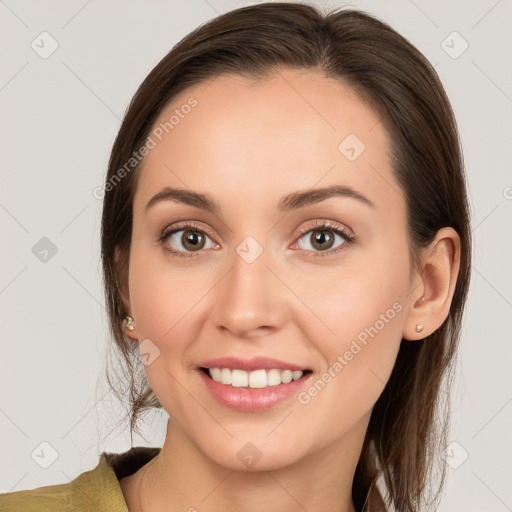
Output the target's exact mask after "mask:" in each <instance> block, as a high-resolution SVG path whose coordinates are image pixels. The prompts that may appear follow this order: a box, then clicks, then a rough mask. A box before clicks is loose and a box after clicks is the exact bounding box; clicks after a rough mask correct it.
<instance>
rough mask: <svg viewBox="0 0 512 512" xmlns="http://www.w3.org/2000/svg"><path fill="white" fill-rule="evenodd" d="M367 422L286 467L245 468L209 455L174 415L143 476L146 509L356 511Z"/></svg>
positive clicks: (214, 511)
mask: <svg viewBox="0 0 512 512" xmlns="http://www.w3.org/2000/svg"><path fill="white" fill-rule="evenodd" d="M366 426H367V418H365V421H364V425H358V426H357V427H355V428H354V429H353V430H352V431H351V432H349V433H347V434H346V435H345V436H344V437H343V438H342V439H339V440H336V442H334V443H332V444H330V445H328V446H324V447H322V448H321V449H319V450H318V451H316V452H314V453H312V454H310V455H307V456H305V457H303V458H301V459H300V460H299V461H297V462H295V463H293V464H291V465H288V466H286V467H281V468H278V469H273V470H271V471H266V470H263V471H255V470H252V471H240V470H236V469H231V468H226V467H223V466H221V465H219V464H217V463H216V462H215V461H214V460H212V459H211V458H209V457H207V456H206V455H205V454H204V452H203V451H201V450H200V449H199V448H198V447H197V446H196V445H195V444H193V443H192V442H191V440H190V439H189V438H188V437H187V436H186V435H185V433H184V432H183V430H182V429H181V428H180V426H179V425H178V424H177V423H175V422H173V421H172V419H169V421H168V424H167V433H166V438H165V443H164V446H163V447H162V449H161V452H160V453H159V455H158V456H157V457H156V459H154V461H152V462H153V463H151V465H148V467H147V470H146V471H145V474H143V475H142V476H143V478H142V480H141V488H140V494H139V496H140V504H141V509H142V510H143V511H144V512H147V511H151V512H159V511H161V510H162V511H163V510H165V511H166V512H169V511H170V510H186V511H190V512H194V511H197V510H208V511H210V512H217V511H219V512H220V511H225V510H244V512H262V511H267V510H269V509H271V510H280V511H282V512H292V511H293V512H296V511H297V510H307V511H308V512H320V511H322V512H323V511H325V510H332V511H339V512H355V508H354V506H353V503H352V480H353V478H354V473H355V469H356V465H357V461H358V459H359V455H360V452H361V448H362V444H363V440H364V434H365V431H366Z"/></svg>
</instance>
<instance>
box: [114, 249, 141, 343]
mask: <svg viewBox="0 0 512 512" xmlns="http://www.w3.org/2000/svg"><path fill="white" fill-rule="evenodd" d="M121 259H122V256H121V250H120V249H119V247H116V249H115V254H114V261H115V265H116V273H117V276H118V278H119V279H118V285H119V290H120V293H121V300H122V301H123V308H124V310H125V311H127V316H131V317H132V318H133V313H132V307H131V302H130V287H129V284H128V266H127V265H126V264H125V262H124V261H121ZM123 325H125V323H124V322H123ZM133 326H134V327H135V329H133V330H132V331H130V330H128V329H125V334H126V336H128V337H129V338H131V339H132V340H137V339H138V337H137V327H136V326H135V321H134V322H133Z"/></svg>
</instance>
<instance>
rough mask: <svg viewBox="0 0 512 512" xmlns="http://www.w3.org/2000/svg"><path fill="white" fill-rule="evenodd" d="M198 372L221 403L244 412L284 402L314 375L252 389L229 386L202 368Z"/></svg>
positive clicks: (268, 407)
mask: <svg viewBox="0 0 512 512" xmlns="http://www.w3.org/2000/svg"><path fill="white" fill-rule="evenodd" d="M198 372H199V376H200V377H201V379H202V380H203V382H204V384H205V385H206V387H207V388H208V390H209V391H210V393H211V394H212V395H213V396H214V398H216V399H217V401H218V402H219V403H221V404H222V405H225V406H226V407H230V408H231V409H236V410H237V411H243V412H256V411H263V410H265V409H270V408H271V407H274V406H275V405H277V404H279V403H281V402H284V401H285V400H287V399H288V398H290V397H292V396H293V395H295V394H296V393H297V392H298V391H299V390H300V388H301V387H302V386H304V384H305V383H306V381H307V380H309V377H311V375H312V374H311V373H307V374H306V375H303V376H302V377H301V378H300V379H297V380H292V381H291V382H289V383H288V384H279V385H277V386H268V387H266V388H260V389H252V388H236V387H233V386H228V385H226V384H222V383H220V382H216V381H214V380H213V379H212V378H210V377H208V375H206V374H205V373H204V372H203V371H202V370H198Z"/></svg>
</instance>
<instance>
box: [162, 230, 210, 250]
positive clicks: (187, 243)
mask: <svg viewBox="0 0 512 512" xmlns="http://www.w3.org/2000/svg"><path fill="white" fill-rule="evenodd" d="M162 242H163V243H164V245H165V246H169V245H170V246H171V247H170V248H169V247H166V250H167V251H170V252H172V253H175V254H178V255H180V256H181V255H183V256H189V255H191V254H187V253H195V252H201V250H202V249H209V248H211V247H212V246H213V242H212V240H211V239H210V237H209V236H208V235H207V234H206V233H204V232H203V231H201V230H199V229H195V228H191V227H188V228H187V227H186V226H185V229H175V230H173V231H170V232H168V233H166V234H164V235H163V237H162Z"/></svg>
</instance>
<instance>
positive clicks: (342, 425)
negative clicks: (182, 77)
mask: <svg viewBox="0 0 512 512" xmlns="http://www.w3.org/2000/svg"><path fill="white" fill-rule="evenodd" d="M191 98H193V99H191ZM194 100H195V101H194ZM185 105H188V107H187V106H185ZM171 116H174V117H173V118H172V119H171ZM170 120H171V121H170ZM166 122H167V123H168V124H167V125H166V129H165V128H163V126H164V124H161V123H166ZM158 127H160V129H158ZM166 132H168V133H166ZM151 137H152V142H151V143H150V144H148V147H149V148H150V149H149V153H148V154H147V156H146V158H145V160H144V162H143V167H142V168H141V169H139V171H140V173H141V174H140V176H139V181H138V183H137V189H136V193H135V197H134V209H133V215H134V216H133V232H132V243H131V249H130V251H131V252H130V265H129V291H127V294H129V295H128V296H129V302H130V307H131V314H132V316H133V317H134V318H135V325H136V330H135V331H133V334H132V336H133V337H134V338H137V339H138V340H139V342H141V343H142V345H141V352H142V353H143V354H144V353H146V354H147V355H145V356H143V359H144V360H145V363H146V366H145V369H146V373H147V377H148V379H149V383H150V385H151V387H152V389H153V391H154V393H155V394H156V396H157V397H158V399H159V401H160V403H161V404H162V405H163V407H164V408H165V410H166V411H167V412H168V414H169V415H170V417H171V420H175V425H177V426H178V425H179V427H177V428H179V429H181V430H182V431H183V433H184V434H185V435H186V436H187V437H188V439H189V440H190V441H191V442H192V443H193V445H194V446H195V447H196V448H197V449H198V450H199V451H200V452H201V453H203V454H205V455H207V456H208V457H209V458H210V459H211V460H213V461H215V462H217V463H219V464H221V465H223V466H226V467H231V468H238V469H246V468H247V467H249V466H250V464H251V463H249V459H250V458H251V457H253V459H254V458H255V460H257V459H258V458H260V459H259V460H258V461H257V464H256V467H257V468H258V469H265V468H266V469H274V468H277V467H283V466H286V465H288V464H290V463H293V462H296V461H298V460H299V459H301V458H302V457H304V456H306V455H311V454H313V453H315V452H318V451H319V450H321V449H323V448H327V447H329V446H331V447H332V446H334V444H333V443H338V446H342V445H343V443H345V445H346V446H353V445H354V443H355V444H357V443H360V442H362V439H363V437H364V433H365V430H366V427H367V422H368V420H369V416H370V413H371V409H372V407H373V405H374V404H375V402H376V400H377V399H378V397H379V395H380V393H381V392H382V390H383V388H384V385H385V383H386V381H387V380H388V378H389V376H390V374H391V370H392V368H393V365H394V362H395V359H396V355H397V352H398V349H399V345H400V342H401V339H402V331H403V328H404V322H405V318H406V315H407V308H408V304H409V302H410V296H409V292H410V291H411V290H412V288H413V285H412V283H411V280H410V260H409V252H408V244H407V230H406V208H405V201H404V196H403V192H402V190H401V188H400V187H399V185H398V184H397V182H396V180H395V179H394V177H393V173H392V169H391V164H390V157H389V155H388V152H389V149H390V140H389V137H388V134H387V132H386V130H385V129H384V126H383V124H382V123H380V122H379V116H378V115H377V114H376V113H375V112H374V111H373V110H372V109H370V108H369V107H368V105H366V104H365V103H363V102H362V101H361V100H360V99H359V98H358V97H357V96H356V95H355V94H354V93H353V91H352V90H351V89H350V88H348V87H347V86H345V85H343V84H341V83H339V82H338V81H335V80H333V79H327V78H325V77H323V76H322V75H320V74H316V73H313V72H310V71H296V70H285V71H281V72H280V73H279V74H275V75H272V76H271V77H269V78H268V79H266V80H264V81H263V82H261V83H260V84H258V85H254V84H252V85H251V84H250V83H249V82H246V81H245V80H243V79H242V78H240V77H233V76H221V77H219V78H217V79H215V80H214V81H213V82H211V83H202V84H199V85H196V86H193V87H190V88H189V89H187V90H186V91H184V92H182V93H181V94H180V95H179V96H178V97H176V98H175V99H174V100H173V101H172V104H170V105H169V106H168V107H167V108H166V109H165V110H164V111H163V112H162V114H161V115H160V117H159V119H158V120H157V122H156V123H155V125H154V129H153V132H152V135H151ZM153 146H154V147H153ZM335 186H336V187H338V192H340V193H338V194H334V193H332V194H325V195H324V194H323V193H320V192H315V191H318V190H324V189H329V188H331V187H335ZM167 187H169V188H172V189H180V190H182V191H186V192H187V194H189V198H192V197H193V194H194V193H197V194H201V195H204V196H208V197H209V198H210V199H211V201H212V202H213V203H214V204H215V205H217V206H218V211H216V212H214V211H210V210H207V209H205V208H202V207H201V203H200V202H199V201H198V200H190V201H188V203H189V204H186V203H185V202H182V201H180V200H179V199H178V196H177V195H176V194H175V195H174V198H175V199H174V200H171V199H169V198H168V199H167V200H165V199H164V200H161V201H154V202H153V204H152V205H151V206H149V207H148V206H147V205H148V203H149V202H150V200H151V199H152V198H153V197H154V196H155V195H156V194H159V193H160V192H162V191H163V190H164V189H166V188H167ZM296 194H300V196H298V197H297V198H294V196H295V195H296ZM190 223H192V226H190ZM323 223H328V224H329V225H328V227H327V228H322V224H323ZM173 230H174V233H172V234H171V233H169V232H170V231H173ZM337 231H339V232H340V233H342V232H345V233H346V235H343V234H340V233H338V232H337ZM165 233H167V236H166V237H163V234H165ZM162 237H163V238H162ZM160 239H162V240H160ZM351 239H352V241H351ZM170 251H176V252H177V253H179V254H181V255H182V256H184V257H180V256H179V255H177V254H173V253H172V252H170ZM217 358H239V359H240V360H241V361H240V360H239V361H233V360H231V361H230V360H227V361H221V362H217V363H215V362H213V364H210V360H212V359H217ZM254 358H274V359H277V360H279V361H280V362H279V363H277V362H272V361H264V360H260V361H253V360H254ZM251 362H253V363H254V365H253V366H251V365H250V363H251ZM206 363H208V364H206ZM203 366H204V367H209V366H217V367H219V368H226V369H227V370H224V371H220V370H219V371H218V373H219V374H220V377H219V376H217V379H219V378H223V379H227V380H225V382H229V379H230V378H231V379H232V382H233V383H235V384H236V385H234V386H233V385H229V384H223V383H222V382H220V383H219V382H214V381H213V380H211V379H210V377H209V376H207V375H206V373H205V372H204V371H203V370H201V369H200V367H203ZM288 367H295V368H300V369H302V370H304V373H303V375H302V377H301V378H299V379H298V380H292V382H291V383H286V382H285V383H281V384H276V382H278V380H275V381H274V380H273V379H279V377H282V378H283V379H284V380H285V381H286V380H287V378H289V373H283V374H281V372H280V371H275V370H285V369H286V368H288ZM244 368H245V369H246V370H252V371H254V372H255V373H254V375H252V376H251V375H250V373H251V372H249V371H248V372H247V375H248V379H250V382H251V383H252V384H253V385H254V386H265V384H267V386H266V387H261V388H258V389H252V388H251V389H249V388H247V383H246V382H245V383H244V378H245V373H244V371H243V370H244ZM232 369H234V370H238V371H234V372H232V371H230V370H232ZM258 369H259V370H260V371H257V370H258ZM271 369H274V371H273V372H271V371H270V370H271ZM240 370H242V371H240ZM261 370H266V371H263V372H262V371H261ZM306 370H308V371H306ZM299 375H300V374H297V373H296V374H292V378H293V376H294V377H298V376H299ZM239 379H240V380H239ZM260 379H262V380H260ZM265 379H266V380H265ZM269 380H270V382H272V383H273V384H274V385H271V386H270V385H268V383H269ZM249 443H250V444H249ZM253 445H254V446H253ZM359 448H360V446H359ZM251 460H252V459H251Z"/></svg>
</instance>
